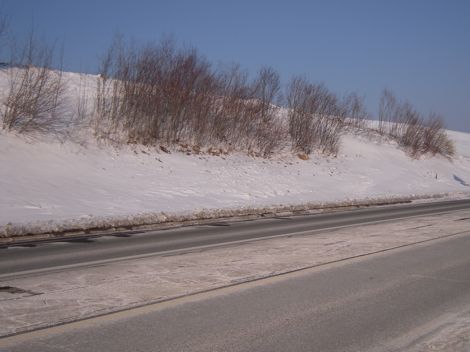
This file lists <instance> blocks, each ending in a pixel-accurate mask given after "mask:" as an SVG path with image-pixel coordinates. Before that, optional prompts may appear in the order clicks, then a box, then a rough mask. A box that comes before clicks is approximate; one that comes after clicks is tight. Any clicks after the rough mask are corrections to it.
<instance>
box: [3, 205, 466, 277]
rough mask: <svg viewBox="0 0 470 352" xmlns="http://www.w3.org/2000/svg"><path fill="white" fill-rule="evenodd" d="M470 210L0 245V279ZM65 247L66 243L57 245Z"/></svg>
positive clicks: (368, 212) (393, 211)
mask: <svg viewBox="0 0 470 352" xmlns="http://www.w3.org/2000/svg"><path fill="white" fill-rule="evenodd" d="M462 209H470V199H461V200H454V201H444V202H431V203H416V204H406V205H395V206H381V207H371V208H364V209H358V210H350V211H341V212H332V213H325V214H316V215H305V216H293V217H279V218H270V219H259V220H251V221H238V222H220V223H213V224H209V225H204V226H194V227H183V228H176V229H170V230H160V231H148V232H142V233H127V234H126V233H120V234H116V235H108V236H102V237H92V238H82V239H65V240H62V241H60V240H59V241H55V242H53V243H47V242H46V243H29V244H23V245H22V246H20V247H10V248H8V247H6V246H3V247H0V279H1V278H5V277H14V276H15V275H16V274H18V273H22V272H29V271H34V272H44V271H47V270H54V269H55V268H58V267H63V266H80V265H87V264H89V263H94V264H98V263H100V262H101V263H103V262H107V261H108V262H109V261H113V260H121V259H123V258H127V259H129V258H130V257H136V256H146V255H155V254H159V253H160V254H165V253H168V252H175V251H183V252H184V251H185V250H190V249H193V248H195V247H205V246H214V245H223V244H227V243H233V242H237V241H246V240H256V239H261V238H269V237H273V236H284V235H292V234H299V233H305V232H311V231H315V230H325V229H331V228H337V227H341V226H351V225H360V224H366V223H373V222H380V221H390V220H397V219H404V218H409V217H413V216H420V215H430V214H438V213H443V212H452V211H456V210H462ZM60 243H62V244H63V245H58V244H60Z"/></svg>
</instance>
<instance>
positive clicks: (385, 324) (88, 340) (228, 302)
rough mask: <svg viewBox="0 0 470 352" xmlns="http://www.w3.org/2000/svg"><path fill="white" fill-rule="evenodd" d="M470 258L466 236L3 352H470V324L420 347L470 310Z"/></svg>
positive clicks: (32, 338)
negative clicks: (438, 341) (440, 341)
mask: <svg viewBox="0 0 470 352" xmlns="http://www.w3.org/2000/svg"><path fill="white" fill-rule="evenodd" d="M469 253H470V233H468V234H463V235H460V236H457V237H451V238H447V239H445V240H437V241H432V242H429V243H427V244H420V245H415V246H412V247H408V248H407V249H399V250H392V251H389V252H385V253H381V254H380V255H379V254H375V255H372V256H368V257H364V258H362V259H360V260H359V259H354V260H349V261H346V262H343V263H342V264H335V265H327V266H324V267H322V268H316V269H309V270H305V271H302V272H299V273H295V274H288V275H283V276H280V277H276V278H267V279H264V280H260V281H257V282H252V283H247V284H242V285H238V286H236V287H231V288H224V289H220V290H216V291H214V292H211V293H204V294H198V295H195V296H192V297H189V298H183V299H177V300H174V301H171V302H167V303H160V304H155V305H150V306H147V307H142V308H138V309H134V310H130V311H126V312H120V313H116V314H111V315H108V316H103V317H98V318H93V319H89V320H84V321H81V322H76V323H72V324H67V325H64V326H58V327H54V328H50V329H46V330H40V331H36V332H32V333H27V334H23V335H18V336H13V337H10V338H7V339H4V340H0V350H1V351H21V352H27V351H31V352H33V351H34V352H40V351H50V352H53V351H68V352H79V351H115V352H119V351H177V352H183V351H250V352H251V351H260V352H262V351H266V352H275V351H282V352H285V351H321V352H329V351H425V350H439V351H453V352H457V351H462V352H463V351H468V348H470V320H469V324H468V325H467V326H464V330H463V331H460V332H456V333H455V334H453V335H452V336H453V337H452V339H450V340H449V339H448V340H446V341H445V344H444V345H439V346H440V348H439V349H435V348H434V347H433V346H432V345H431V346H430V345H425V346H424V347H422V346H423V343H425V342H426V338H427V337H429V336H432V334H433V333H436V331H439V328H440V327H441V326H442V325H445V326H447V327H449V326H452V321H453V319H454V318H452V317H454V316H456V314H461V313H464V312H466V311H468V310H470V256H469ZM449 317H451V318H450V320H449ZM429 334H431V335H429ZM410 336H411V338H410ZM420 344H421V345H420ZM420 346H421V347H420ZM442 346H444V347H442ZM420 348H422V349H420Z"/></svg>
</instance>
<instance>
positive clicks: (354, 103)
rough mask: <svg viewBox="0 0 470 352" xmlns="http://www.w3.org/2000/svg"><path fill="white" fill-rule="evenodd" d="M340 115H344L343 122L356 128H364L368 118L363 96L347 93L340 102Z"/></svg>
mask: <svg viewBox="0 0 470 352" xmlns="http://www.w3.org/2000/svg"><path fill="white" fill-rule="evenodd" d="M342 110H343V113H342V115H343V116H344V117H345V121H344V122H345V124H346V125H347V126H349V127H353V128H356V129H365V128H366V121H367V120H368V119H369V117H370V116H369V113H368V112H367V109H366V106H365V103H364V98H363V97H360V96H358V95H357V94H356V93H351V94H349V95H347V96H346V97H345V98H344V100H343V102H342Z"/></svg>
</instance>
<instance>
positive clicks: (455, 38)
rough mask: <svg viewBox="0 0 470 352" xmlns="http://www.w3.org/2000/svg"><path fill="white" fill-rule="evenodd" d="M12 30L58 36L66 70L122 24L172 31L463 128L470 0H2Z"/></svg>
mask: <svg viewBox="0 0 470 352" xmlns="http://www.w3.org/2000/svg"><path fill="white" fill-rule="evenodd" d="M0 3H1V6H0V8H1V9H2V10H3V11H4V12H5V13H6V14H7V15H8V17H9V19H10V29H11V32H12V33H15V34H16V35H17V36H19V37H22V36H25V34H26V33H27V32H28V31H29V30H30V29H31V27H32V26H34V28H35V30H36V32H37V33H39V34H40V36H41V37H43V38H47V39H48V40H49V41H57V42H60V43H64V47H65V52H64V66H65V68H66V69H67V70H72V71H86V72H95V71H96V70H97V67H98V63H99V57H100V55H102V54H103V53H104V51H105V50H106V48H107V47H108V46H109V44H110V43H111V40H112V38H113V35H114V34H115V33H116V32H120V33H122V34H123V35H125V37H126V38H129V39H131V40H134V41H135V42H137V43H145V42H148V41H152V40H159V39H161V38H162V36H164V35H174V37H175V38H176V39H177V40H178V42H179V43H180V44H182V45H188V46H189V45H192V46H195V47H197V48H198V49H199V51H200V52H201V53H202V54H203V55H205V56H206V57H207V58H208V59H210V60H211V61H212V62H213V63H215V64H217V63H233V62H237V63H240V64H241V65H242V67H245V68H246V69H248V70H249V71H250V72H256V71H257V70H258V69H259V68H260V67H261V66H265V65H266V66H272V67H274V68H275V69H277V70H278V71H279V72H280V73H281V77H282V78H283V81H284V82H287V81H288V80H289V78H290V76H291V75H293V74H303V75H305V76H307V77H308V78H309V79H311V80H312V81H315V82H324V83H325V84H326V85H327V86H329V87H330V88H331V89H332V90H334V91H336V92H337V93H340V94H343V93H347V92H350V91H355V92H357V93H358V94H360V95H364V96H365V97H366V102H367V105H368V108H369V110H370V111H371V112H372V113H374V114H375V113H376V111H377V105H378V99H379V96H380V93H381V91H382V90H383V89H384V88H388V89H391V90H393V91H394V92H395V94H396V95H397V96H398V97H399V98H403V99H405V98H406V99H408V100H410V101H411V102H412V103H413V104H414V105H415V106H416V108H418V109H419V110H420V111H422V112H424V113H428V112H430V111H436V112H439V113H442V114H443V115H444V116H445V118H446V123H447V125H448V127H449V128H452V129H457V130H465V131H468V132H470V0H440V1H437V0H406V1H403V0H388V1H385V0H343V1H339V0H325V1H314V0H312V1H306V0H302V1H301V0H290V1H276V0H271V1H256V0H252V1H245V0H238V1H223V0H219V1H216V0H199V1H198V0H193V1H189V0H188V1H183V0H172V1H150V0H141V1H139V0H134V1H123V0H94V1H89V0H81V1H79V0H76V1H72V0H0Z"/></svg>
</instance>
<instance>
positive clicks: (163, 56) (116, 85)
mask: <svg viewBox="0 0 470 352" xmlns="http://www.w3.org/2000/svg"><path fill="white" fill-rule="evenodd" d="M279 92H280V79H279V75H278V74H277V73H276V72H275V71H274V70H272V69H262V70H261V71H260V73H259V75H258V77H257V78H256V79H255V81H254V82H253V83H250V82H249V81H248V79H247V75H246V74H244V73H242V72H241V70H240V69H239V68H231V69H230V70H227V71H221V72H216V71H215V70H213V69H212V67H211V65H210V63H209V62H208V61H207V60H206V59H205V58H203V57H202V56H200V55H199V54H198V53H197V51H196V50H194V49H189V50H181V49H177V48H176V47H175V44H174V42H173V41H171V40H165V41H163V42H161V43H160V44H158V45H148V46H146V47H143V48H140V49H129V48H124V46H123V45H122V42H117V43H115V44H114V45H113V46H112V47H111V49H110V50H109V51H108V53H107V55H106V56H105V58H104V60H103V63H102V70H101V75H100V78H99V82H98V90H97V97H96V108H95V111H96V116H97V117H98V119H97V121H105V122H104V123H98V124H97V126H100V127H102V126H103V125H104V126H107V127H108V134H113V133H119V132H120V133H123V134H124V135H125V138H126V141H127V142H131V143H142V144H157V143H160V142H163V143H165V144H168V145H170V144H177V143H183V144H195V145H203V146H210V145H213V144H224V145H226V146H228V147H233V148H235V147H236V148H237V149H243V150H247V151H248V150H254V151H255V152H256V153H259V154H262V155H265V156H267V155H269V154H270V153H272V152H273V150H274V149H275V148H276V147H277V146H278V145H280V144H281V141H282V139H281V141H280V139H279V134H280V131H279V129H278V125H277V124H276V123H275V121H274V116H275V114H276V113H277V107H276V106H275V105H274V104H273V103H274V101H275V100H276V99H277V97H278V95H279Z"/></svg>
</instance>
